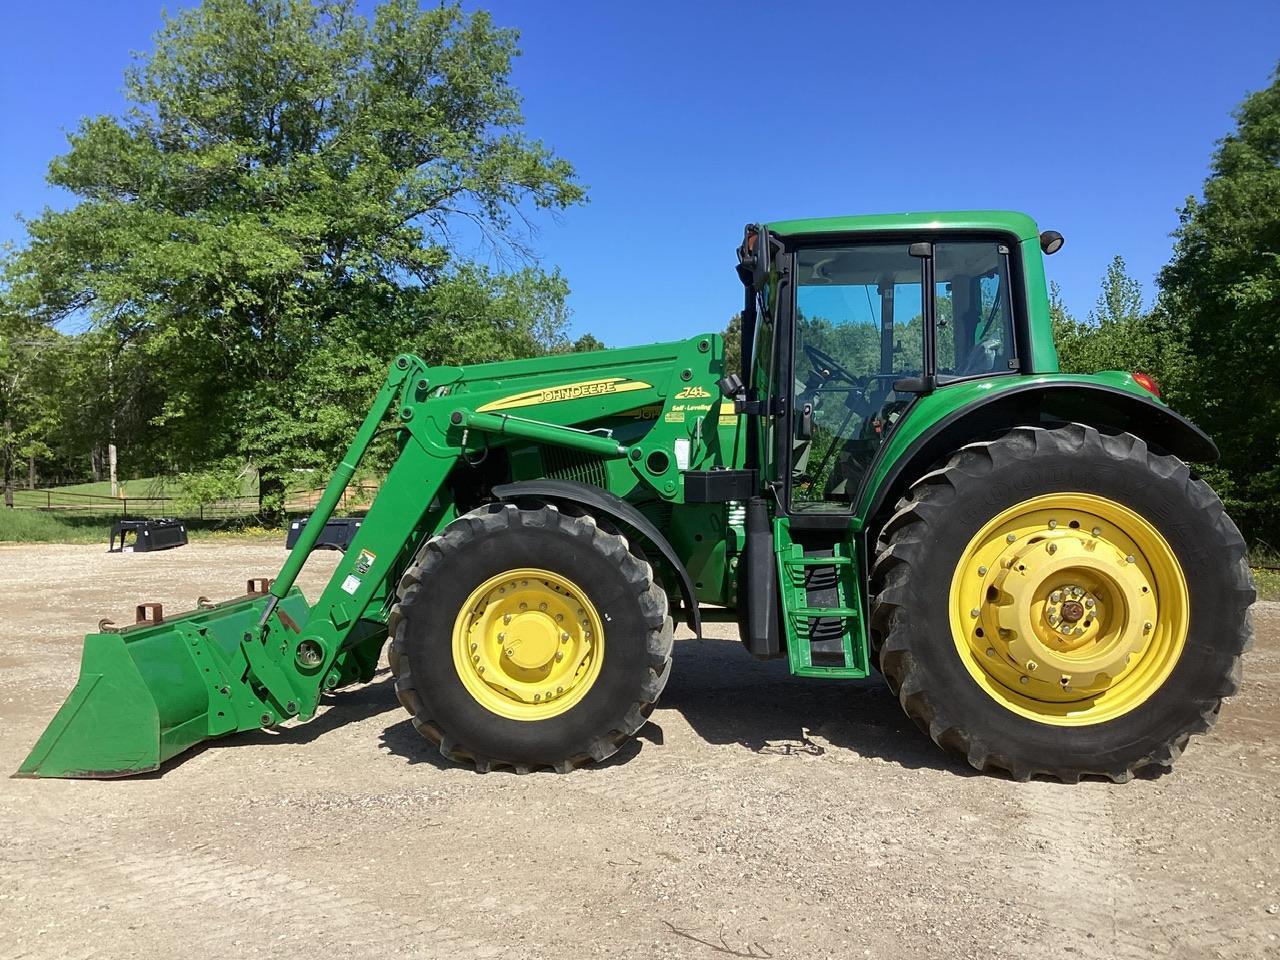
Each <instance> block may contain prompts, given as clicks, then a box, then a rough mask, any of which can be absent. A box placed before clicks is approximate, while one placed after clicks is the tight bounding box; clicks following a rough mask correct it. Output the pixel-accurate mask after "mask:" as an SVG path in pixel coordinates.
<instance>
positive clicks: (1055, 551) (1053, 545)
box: [1047, 543, 1058, 556]
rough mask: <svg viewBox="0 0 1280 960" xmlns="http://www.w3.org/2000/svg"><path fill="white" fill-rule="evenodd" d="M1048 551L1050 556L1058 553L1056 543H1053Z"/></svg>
mask: <svg viewBox="0 0 1280 960" xmlns="http://www.w3.org/2000/svg"><path fill="white" fill-rule="evenodd" d="M1047 549H1048V551H1049V554H1050V556H1052V555H1053V554H1055V553H1057V552H1058V545H1057V544H1056V543H1051V544H1049V546H1048V547H1047Z"/></svg>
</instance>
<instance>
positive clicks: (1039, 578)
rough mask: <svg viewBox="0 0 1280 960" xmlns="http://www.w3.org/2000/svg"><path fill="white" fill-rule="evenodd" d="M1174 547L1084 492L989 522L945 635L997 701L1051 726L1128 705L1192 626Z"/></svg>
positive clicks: (969, 560)
mask: <svg viewBox="0 0 1280 960" xmlns="http://www.w3.org/2000/svg"><path fill="white" fill-rule="evenodd" d="M1189 610H1190V608H1189V603H1188V599H1187V582H1186V578H1185V577H1184V576H1183V573H1182V567H1181V566H1180V565H1179V563H1178V560H1177V558H1176V557H1175V556H1174V554H1173V550H1172V549H1171V548H1170V547H1169V544H1168V543H1167V542H1166V541H1165V539H1164V537H1162V536H1161V535H1160V533H1159V531H1157V530H1156V529H1155V527H1153V526H1152V525H1151V524H1150V523H1148V522H1147V521H1146V520H1144V519H1143V518H1142V517H1141V516H1139V515H1138V514H1136V513H1134V512H1133V511H1132V510H1130V509H1128V508H1127V507H1124V506H1122V505H1120V504H1118V503H1115V502H1114V501H1111V500H1107V499H1105V498H1103V497H1097V496H1093V495H1092V494H1085V493H1055V494H1048V495H1046V496H1041V497H1035V498H1033V499H1031V500H1027V501H1025V502H1023V503H1020V504H1018V505H1017V506H1015V507H1010V508H1009V509H1008V510H1005V511H1003V512H1002V513H1000V514H999V515H998V516H996V517H993V518H992V519H991V521H990V522H988V523H987V524H986V525H985V526H983V528H982V529H981V530H979V531H978V533H977V534H976V535H975V536H974V538H973V539H972V540H970V541H969V545H968V546H967V547H966V548H965V551H964V553H963V554H962V555H961V558H960V563H959V564H958V565H957V567H956V571H955V575H954V576H953V578H952V581H951V595H950V619H951V633H952V637H953V638H954V640H955V644H956V650H957V651H958V652H959V654H960V659H961V660H962V661H963V662H964V665H965V667H966V668H967V669H968V671H969V673H970V675H972V677H973V679H974V680H975V681H977V683H978V685H979V686H980V687H982V689H983V690H985V691H986V692H987V693H988V694H989V695H990V696H991V697H992V698H993V699H994V700H996V702H998V703H1000V704H1001V705H1002V706H1004V707H1007V708H1008V709H1009V710H1012V711H1013V712H1014V713H1017V714H1020V715H1022V716H1024V717H1027V718H1029V719H1031V720H1036V721H1039V722H1041V723H1047V724H1055V725H1059V726H1084V725H1088V724H1095V723H1103V722H1105V721H1107V720H1112V719H1114V718H1116V717H1118V716H1121V715H1122V714H1125V713H1127V712H1129V711H1130V710H1133V709H1134V708H1135V707H1137V706H1139V705H1140V704H1142V703H1143V702H1144V701H1146V700H1147V698H1148V697H1150V696H1151V695H1152V694H1153V693H1155V691H1156V690H1158V689H1159V688H1160V685H1161V684H1162V683H1164V681H1165V680H1166V679H1167V678H1168V676H1169V674H1170V672H1171V671H1172V670H1173V668H1174V665H1175V664H1176V663H1177V662H1178V658H1179V656H1181V654H1182V648H1183V645H1184V644H1185V643H1186V638H1187V622H1188V619H1189Z"/></svg>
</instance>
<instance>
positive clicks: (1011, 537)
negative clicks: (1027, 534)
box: [1004, 533, 1018, 543]
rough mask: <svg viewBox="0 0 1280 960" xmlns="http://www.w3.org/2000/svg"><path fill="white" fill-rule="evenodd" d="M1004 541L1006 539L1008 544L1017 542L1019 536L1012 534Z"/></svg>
mask: <svg viewBox="0 0 1280 960" xmlns="http://www.w3.org/2000/svg"><path fill="white" fill-rule="evenodd" d="M1004 539H1005V542H1006V543H1013V541H1015V540H1017V539H1018V535H1017V534H1015V533H1011V534H1009V535H1008V536H1007V537H1005V538H1004Z"/></svg>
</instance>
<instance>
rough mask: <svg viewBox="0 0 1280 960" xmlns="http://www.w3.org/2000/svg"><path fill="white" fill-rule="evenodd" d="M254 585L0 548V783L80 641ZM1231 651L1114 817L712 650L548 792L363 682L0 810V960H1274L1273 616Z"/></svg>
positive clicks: (247, 571) (849, 693)
mask: <svg viewBox="0 0 1280 960" xmlns="http://www.w3.org/2000/svg"><path fill="white" fill-rule="evenodd" d="M283 555H284V553H283V550H281V549H280V548H279V547H276V546H271V545H262V544H256V545H247V544H225V543H199V544H193V545H191V546H189V547H186V548H183V549H181V550H178V551H173V552H170V553H164V554H155V555H146V554H137V555H132V556H121V555H112V556H108V555H107V554H105V553H104V552H103V551H102V550H101V549H100V548H97V547H79V546H74V547H73V546H50V545H40V546H0V635H3V637H4V640H5V646H4V647H3V648H2V652H0V730H2V731H3V736H0V767H3V768H5V769H7V770H14V769H16V768H17V766H18V764H19V763H20V762H21V760H22V758H23V757H24V756H25V753H26V751H27V750H28V749H29V748H30V746H31V745H32V743H33V742H34V740H35V738H36V737H37V736H38V735H39V733H40V731H41V729H42V728H43V726H44V724H45V722H47V720H48V719H49V718H50V717H51V716H52V714H53V712H54V711H55V709H56V708H57V706H58V704H59V703H60V702H61V701H62V699H63V698H64V696H65V695H66V693H67V691H68V690H69V689H70V687H71V685H72V683H73V682H74V680H75V676H76V670H77V664H78V657H79V650H80V641H81V637H82V635H83V634H84V633H86V632H87V631H91V630H93V629H95V628H96V623H97V621H98V619H99V618H100V617H104V616H109V617H113V618H114V619H116V620H117V621H121V622H124V621H127V620H128V618H129V617H130V616H131V611H132V608H133V604H134V603H136V602H139V601H142V600H159V601H162V602H163V603H164V604H165V607H166V609H167V610H169V611H170V612H173V611H178V610H182V609H186V608H189V607H190V606H192V605H193V604H194V601H195V598H196V596H197V595H199V594H206V595H208V596H210V597H213V598H214V599H218V598H223V597H228V596H232V595H235V594H238V593H240V592H242V590H243V582H244V580H245V579H246V578H247V577H249V576H253V575H258V576H263V575H269V574H271V573H273V572H274V571H275V569H276V568H277V567H278V565H279V563H280V561H281V560H282V559H283ZM334 560H335V555H333V554H323V553H322V554H317V555H316V556H315V557H314V558H313V560H312V562H311V563H310V564H309V565H308V569H307V570H306V571H305V572H304V574H303V578H302V586H303V587H304V589H305V590H306V592H307V594H308V596H311V597H314V596H316V594H317V593H318V591H319V587H320V585H321V584H323V582H324V581H325V579H326V578H327V575H328V573H329V571H330V570H332V568H333V564H334ZM1255 623H1256V627H1257V643H1256V645H1255V647H1254V649H1253V651H1252V653H1251V654H1250V655H1249V657H1248V658H1247V660H1246V663H1245V674H1244V687H1243V689H1242V691H1241V693H1240V695H1239V696H1238V697H1236V698H1234V700H1233V701H1232V702H1230V703H1228V704H1227V705H1226V707H1225V708H1224V710H1223V716H1222V720H1221V722H1220V723H1219V724H1218V725H1217V727H1216V728H1215V729H1214V731H1213V732H1212V734H1210V735H1209V736H1207V737H1203V738H1200V739H1199V740H1197V741H1195V742H1193V744H1192V746H1191V748H1190V749H1189V750H1188V752H1187V754H1186V755H1185V756H1184V757H1183V758H1182V760H1181V762H1180V763H1179V764H1178V766H1177V768H1176V769H1175V771H1174V772H1173V773H1172V774H1169V775H1166V776H1161V777H1157V778H1154V779H1146V780H1136V781H1134V782H1132V783H1129V784H1126V785H1123V786H1115V785H1112V784H1109V783H1095V782H1091V783H1083V784H1080V785H1077V786H1062V785H1059V784H1052V783H1039V782H1036V783H1030V784H1016V783H1012V782H1009V781H1006V780H1001V779H996V778H992V777H983V776H977V775H975V774H973V773H972V771H970V770H969V769H968V768H967V767H966V766H963V765H962V764H960V763H958V762H956V761H954V760H952V759H951V758H949V757H948V756H946V755H944V754H942V753H941V752H939V751H938V750H937V749H936V748H935V747H934V746H933V745H932V744H931V743H930V742H929V741H928V740H927V739H925V738H924V737H923V736H921V735H920V734H919V733H917V732H916V730H915V728H914V727H913V726H912V725H911V724H910V723H909V722H908V721H907V720H906V719H905V718H904V716H903V715H902V713H901V712H900V710H899V709H898V706H897V704H896V703H895V702H894V700H893V698H892V697H891V696H890V695H889V694H888V692H887V691H886V690H885V689H884V687H883V685H882V684H881V683H880V682H879V681H878V680H867V681H862V682H822V681H800V680H795V679H792V678H791V677H789V676H788V674H787V671H786V667H785V665H784V664H782V663H779V662H770V663H758V662H755V661H753V660H752V659H751V658H750V657H748V656H747V654H746V653H745V652H744V651H743V650H742V649H741V648H740V647H739V646H738V645H737V644H736V643H735V642H733V639H732V638H733V636H734V634H733V630H732V628H731V627H729V626H727V625H711V626H710V628H709V633H711V635H712V636H714V637H715V638H716V639H706V640H701V641H698V640H693V639H684V640H682V641H681V642H679V643H677V644H676V663H675V671H674V673H673V676H672V680H671V683H670V686H669V687H668V688H667V691H666V693H665V694H664V696H663V700H662V703H661V704H660V705H659V707H658V709H657V710H656V711H655V712H654V714H653V718H652V722H651V723H650V724H649V725H648V726H646V727H645V728H644V730H643V731H642V734H641V737H640V738H639V739H638V740H637V741H636V742H634V743H633V744H631V745H630V746H629V747H628V748H626V749H624V750H623V751H622V752H621V753H620V754H619V755H618V756H617V757H614V758H612V759H611V760H610V761H608V762H606V763H604V764H602V765H599V766H597V767H592V768H588V769H584V770H580V771H577V772H575V773H573V774H571V775H569V776H563V777H562V776H557V775H555V774H550V773H546V774H542V773H538V774H532V775H529V776H524V777H518V776H516V775H514V774H509V773H503V772H499V773H493V774H488V775H479V774H476V773H474V772H471V771H469V770H466V769H463V768H460V767H454V766H451V765H447V764H445V763H444V762H442V761H441V760H440V758H439V757H438V756H436V755H434V754H433V753H432V751H431V750H430V749H428V747H427V746H426V744H425V742H424V741H422V740H421V739H420V738H419V737H418V735H417V733H416V732H415V731H414V729H413V727H412V726H411V725H410V723H409V722H408V717H407V715H406V714H405V713H404V712H403V711H402V710H401V708H400V706H399V705H398V704H397V703H396V699H395V695H394V693H393V691H392V686H391V681H390V678H389V675H388V673H387V671H386V669H385V667H384V669H383V670H382V671H381V672H380V673H379V675H378V676H377V677H376V678H375V680H374V681H373V682H372V683H370V684H368V685H367V686H365V687H362V688H358V689H354V690H348V691H345V692H342V693H341V694H339V695H337V696H335V697H333V698H332V700H331V701H330V705H329V706H328V707H327V709H325V710H323V711H322V713H321V714H320V716H318V717H317V719H316V720H314V721H313V722H311V723H309V724H305V725H300V726H294V727H288V728H284V729H281V730H278V731H276V732H271V733H266V732H259V733H249V734H242V735H238V736H235V737H231V738H228V739H225V740H221V741H218V742H216V743H214V744H212V745H210V746H208V747H207V748H205V749H202V750H198V751H194V752H192V753H190V754H188V755H186V756H185V757H184V758H180V759H179V760H176V761H173V762H171V763H170V764H168V765H166V767H165V768H164V769H163V770H162V771H161V772H160V773H158V774H155V775H150V776H144V777H138V778H134V779H129V780H118V781H107V782H89V781H85V782H72V781H57V780H44V781H31V780H2V781H0V957H3V958H9V957H48V958H59V960H62V958H68V960H71V958H82V957H93V956H101V957H108V958H112V960H116V958H126V957H145V958H167V957H174V958H178V957H181V958H183V960H192V958H203V957H218V958H220V960H221V958H225V957H227V956H236V957H259V956H261V957H268V956H269V957H272V958H278V960H283V958H291V957H308V958H309V957H312V956H314V955H315V954H316V951H317V949H319V950H322V951H325V952H327V953H334V954H336V955H340V956H343V957H352V958H363V957H371V958H373V957H377V958H383V957H401V956H405V957H418V956H423V957H447V958H466V957H473V956H476V957H488V956H493V957H510V958H516V960H519V958H540V957H557V958H568V960H577V958H580V957H582V958H586V957H597V956H599V957H606V956H607V957H610V958H619V960H631V958H634V960H651V958H663V957H689V958H714V957H717V956H739V957H760V958H763V957H779V958H782V957H796V958H825V957H833V958H841V960H843V958H849V957H864V956H868V957H894V958H898V957H921V958H923V957H928V958H949V957H974V958H982V960H987V958H991V957H1000V958H1003V957H1026V958H1032V957H1034V958H1036V960H1044V958H1067V957H1070V958H1083V957H1104V958H1112V957H1115V958H1128V957H1151V956H1158V957H1239V958H1246V957H1247V958H1256V957H1267V956H1275V957H1280V939H1278V938H1280V840H1277V835H1276V828H1277V819H1280V803H1278V802H1277V800H1278V795H1280V748H1277V746H1276V742H1275V740H1274V739H1273V738H1274V736H1275V735H1276V734H1277V732H1280V711H1278V710H1277V704H1278V703H1280V604H1277V603H1260V604H1259V605H1258V606H1257V607H1256V608H1255Z"/></svg>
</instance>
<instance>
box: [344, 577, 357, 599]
mask: <svg viewBox="0 0 1280 960" xmlns="http://www.w3.org/2000/svg"><path fill="white" fill-rule="evenodd" d="M342 589H343V590H345V591H346V592H347V593H349V594H351V595H352V596H354V595H355V592H356V591H357V590H359V589H360V578H359V577H357V576H355V575H352V576H349V577H347V579H345V580H343V581H342Z"/></svg>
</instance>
